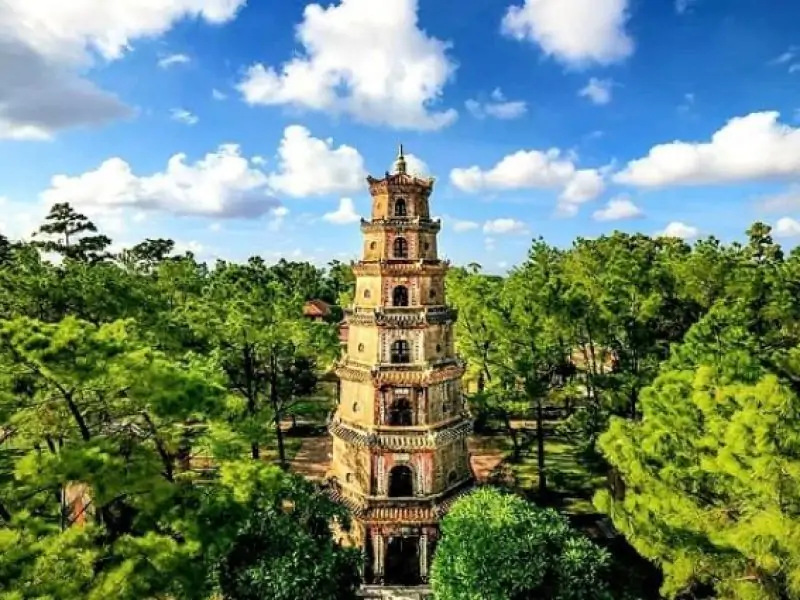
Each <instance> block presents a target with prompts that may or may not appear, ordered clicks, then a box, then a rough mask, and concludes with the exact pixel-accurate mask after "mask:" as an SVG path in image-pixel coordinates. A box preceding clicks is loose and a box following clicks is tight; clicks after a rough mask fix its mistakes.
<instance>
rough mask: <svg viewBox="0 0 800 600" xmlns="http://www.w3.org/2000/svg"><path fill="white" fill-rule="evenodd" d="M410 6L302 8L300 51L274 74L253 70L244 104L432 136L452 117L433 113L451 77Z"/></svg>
mask: <svg viewBox="0 0 800 600" xmlns="http://www.w3.org/2000/svg"><path fill="white" fill-rule="evenodd" d="M417 8H418V6H417V0H380V1H379V2H377V1H376V0H340V1H339V2H338V3H337V4H333V5H330V6H327V7H323V6H321V5H320V4H309V5H308V6H306V8H305V11H304V13H303V21H302V22H301V23H300V24H299V25H298V27H297V29H296V37H297V41H298V42H299V43H300V45H301V46H302V47H303V50H302V51H301V52H300V54H299V55H297V56H295V57H294V58H291V59H290V60H288V61H287V62H285V63H284V64H283V65H281V66H279V67H275V66H265V65H263V64H260V63H257V64H254V65H252V66H250V67H249V68H248V69H247V73H246V75H245V77H244V79H243V80H242V81H241V82H240V83H239V85H238V89H239V91H240V92H241V93H242V95H243V96H244V99H245V101H246V102H247V103H249V104H261V105H291V106H296V107H300V108H304V109H308V110H314V111H324V112H327V113H331V114H346V115H349V116H350V117H352V118H354V119H356V120H358V121H361V122H363V123H367V124H373V125H386V126H389V127H395V128H398V129H417V130H435V129H440V128H442V127H445V126H447V125H449V124H451V123H452V122H453V121H454V120H455V119H456V118H457V112H456V111H455V110H453V109H442V110H439V109H437V108H436V107H435V105H436V103H437V102H438V100H439V99H440V97H441V94H442V91H443V89H444V86H445V85H446V84H447V82H448V81H449V80H450V78H451V77H452V75H453V74H454V72H455V70H456V64H455V63H454V62H453V61H452V59H451V58H450V57H449V56H448V54H447V51H448V49H449V44H447V43H446V42H443V41H441V40H439V39H437V38H435V37H432V36H429V35H428V34H427V33H426V32H424V31H423V30H422V29H420V28H419V26H418V22H417V20H418V17H417Z"/></svg>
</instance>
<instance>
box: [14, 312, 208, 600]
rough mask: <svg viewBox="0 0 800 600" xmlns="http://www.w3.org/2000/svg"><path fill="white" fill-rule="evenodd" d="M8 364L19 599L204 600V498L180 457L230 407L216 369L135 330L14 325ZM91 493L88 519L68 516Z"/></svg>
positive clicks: (84, 512) (81, 511) (119, 325)
mask: <svg viewBox="0 0 800 600" xmlns="http://www.w3.org/2000/svg"><path fill="white" fill-rule="evenodd" d="M0 361H1V362H2V364H3V365H4V368H3V370H2V372H1V373H0V423H3V429H4V430H5V431H8V432H11V433H12V434H11V435H10V436H8V439H6V440H5V441H4V443H3V444H2V446H0V456H1V457H2V459H3V460H4V461H5V462H6V463H7V464H9V463H10V471H9V472H10V473H13V480H11V481H6V482H4V485H3V486H2V487H1V488H0V505H2V510H0V515H1V516H2V521H3V523H2V526H0V581H2V582H3V587H4V588H5V590H8V591H9V594H11V595H10V596H6V597H7V598H42V597H48V598H54V599H62V598H63V599H73V598H74V599H77V598H89V599H91V600H94V599H98V600H99V599H103V598H108V597H111V596H114V597H117V598H126V599H127V598H129V599H131V600H133V599H134V598H137V599H138V598H143V597H157V596H163V595H165V594H169V595H173V596H174V597H185V598H188V597H191V593H193V592H191V590H192V589H193V588H194V587H195V586H196V581H194V580H190V578H189V575H190V574H191V573H193V572H194V570H193V565H194V564H195V563H196V562H197V560H198V558H199V557H200V555H199V548H198V546H197V544H196V543H192V541H190V540H188V539H186V536H185V532H184V531H183V521H182V517H183V515H182V513H183V512H184V509H185V507H186V506H190V505H191V498H192V496H194V495H195V492H194V488H193V486H192V485H191V482H189V481H184V480H182V479H181V477H180V475H179V471H178V457H179V455H180V451H181V447H182V445H183V443H184V440H185V427H184V424H185V423H186V422H187V421H191V420H193V419H196V418H198V415H203V416H204V417H205V418H206V419H208V418H210V417H212V416H213V415H214V414H215V412H218V411H219V409H218V407H219V406H221V405H222V398H223V393H224V389H223V388H222V386H220V385H219V384H218V383H217V380H218V377H217V376H216V372H215V371H214V370H213V368H211V367H209V366H208V365H207V364H205V363H204V362H202V361H197V360H187V361H184V362H182V363H176V362H174V361H171V360H169V359H168V358H166V357H165V356H163V355H162V354H160V353H159V352H156V351H153V350H151V349H150V348H149V347H148V346H147V345H146V344H145V343H143V341H142V340H141V339H140V338H139V337H138V335H137V334H136V330H135V327H134V326H133V324H132V323H131V322H127V321H117V322H114V323H109V324H105V325H102V326H99V327H98V326H95V325H93V324H90V323H87V322H84V321H80V320H77V319H75V318H74V317H68V318H66V319H64V320H63V321H61V322H59V323H56V324H46V323H42V322H39V321H35V320H32V319H29V318H22V317H21V318H17V319H14V320H12V321H4V322H0ZM84 486H85V488H86V489H87V490H88V497H89V500H88V504H87V505H86V506H85V507H84V508H80V507H79V506H76V505H72V504H71V503H69V502H67V499H68V498H69V496H70V493H71V492H73V491H75V490H76V489H81V488H83V487H84ZM83 516H90V517H91V519H90V521H89V523H88V524H87V525H86V526H85V527H74V526H73V523H74V521H75V520H76V519H78V518H81V517H83ZM0 597H1V596H0Z"/></svg>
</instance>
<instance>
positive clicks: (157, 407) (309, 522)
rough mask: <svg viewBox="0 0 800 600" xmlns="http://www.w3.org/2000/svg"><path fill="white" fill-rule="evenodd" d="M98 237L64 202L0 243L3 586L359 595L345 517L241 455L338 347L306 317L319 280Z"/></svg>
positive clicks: (81, 591) (18, 599)
mask: <svg viewBox="0 0 800 600" xmlns="http://www.w3.org/2000/svg"><path fill="white" fill-rule="evenodd" d="M96 233H97V231H96V228H95V227H94V225H93V224H91V222H89V221H88V220H87V219H86V218H85V217H84V216H83V215H80V214H78V213H77V212H75V211H74V210H73V209H72V208H70V207H69V206H68V205H58V206H56V207H54V209H53V211H52V213H51V215H50V216H49V217H48V220H47V223H46V224H45V225H43V227H42V228H41V232H40V235H37V240H36V242H35V243H33V244H26V243H10V242H9V243H8V244H5V243H3V244H0V315H2V317H3V318H2V319H0V365H2V366H1V367H0V599H2V600H12V599H13V600H27V599H29V598H30V599H34V598H35V599H37V600H42V599H45V598H47V599H48V600H78V599H82V600H83V599H89V600H101V599H102V600H106V599H107V598H112V597H113V598H120V599H122V600H126V599H129V600H134V599H135V600H142V599H146V598H152V599H155V598H160V599H167V598H169V599H170V600H190V599H191V600H194V599H197V600H200V599H203V600H211V599H212V598H214V599H215V600H216V599H219V598H231V599H233V598H248V597H253V598H255V597H273V598H297V597H303V596H304V595H306V594H311V597H318V598H343V599H344V598H352V597H353V591H354V589H355V587H356V586H357V585H358V571H357V566H358V561H360V556H357V555H356V554H354V553H353V552H352V551H348V550H344V549H342V548H341V547H340V546H339V545H338V544H337V543H336V542H335V541H334V539H333V534H332V532H331V529H330V525H331V523H332V522H334V521H339V522H340V523H341V524H342V526H346V523H347V518H346V515H344V514H342V512H341V509H340V508H339V507H338V506H336V505H334V504H333V503H332V502H331V501H330V500H328V498H327V496H325V495H324V494H323V493H322V492H321V491H320V490H318V489H317V488H316V487H314V486H312V485H311V484H307V483H306V482H304V481H300V480H298V479H297V478H296V477H295V476H293V475H291V474H288V473H285V472H284V471H283V470H282V469H280V468H279V467H277V466H274V465H272V464H269V463H268V462H265V461H254V460H252V458H250V456H249V455H250V452H248V450H249V448H250V445H251V444H252V442H253V441H254V440H256V441H259V442H261V441H263V442H264V443H265V444H268V445H269V447H270V450H272V447H273V446H274V444H275V439H274V436H273V435H269V430H270V429H275V424H276V423H277V422H278V421H279V417H278V418H276V417H275V415H276V414H278V413H279V412H281V411H282V412H283V413H287V414H288V413H291V412H292V410H295V408H296V407H299V406H300V405H301V404H302V402H303V401H304V397H305V396H306V395H308V394H310V393H311V392H312V391H314V389H315V387H316V384H317V377H318V371H319V370H320V368H321V367H324V366H327V365H328V364H329V362H330V360H332V358H333V357H334V355H335V353H336V341H335V340H336V337H335V330H334V328H333V327H331V326H329V325H326V324H317V323H311V322H310V321H308V320H305V319H303V317H302V300H303V299H304V298H305V296H304V294H305V295H310V297H316V295H317V293H318V292H319V291H320V290H323V291H324V286H325V285H326V283H325V282H326V277H327V275H325V274H324V273H322V272H320V271H319V270H317V269H315V268H313V267H311V266H310V265H303V264H300V263H294V264H289V263H283V264H279V265H277V266H274V267H270V266H267V265H265V264H264V263H263V261H260V260H258V259H253V260H251V261H250V262H249V263H248V264H247V265H244V266H238V265H230V264H227V263H220V264H218V265H217V267H216V268H215V269H213V270H211V269H209V268H208V267H206V265H204V264H202V263H198V262H197V261H196V260H195V258H194V257H193V256H191V255H188V254H187V255H185V256H172V255H171V254H172V250H173V248H174V243H173V242H172V241H171V240H145V241H144V242H142V243H141V244H138V245H136V246H134V247H133V248H131V249H129V250H126V251H123V252H122V253H121V254H120V255H119V256H117V257H115V258H116V260H114V261H111V260H108V259H109V258H111V257H110V256H109V255H107V253H106V251H105V248H106V246H107V242H108V241H109V240H107V238H105V236H102V235H100V234H98V235H92V234H96ZM5 241H6V240H5V238H2V239H0V242H5ZM40 251H43V252H45V253H56V254H60V255H61V256H62V259H63V260H61V261H60V262H59V263H58V264H53V263H51V262H48V261H47V260H46V259H43V258H42V256H43V255H41V254H40ZM44 256H48V255H47V254H44ZM339 270H340V271H342V272H341V273H339V274H338V275H337V277H339V278H340V279H341V278H343V277H345V276H346V273H345V272H344V270H343V268H341V269H339ZM244 350H247V351H248V352H250V354H249V355H248V356H249V357H256V358H257V359H258V360H256V361H250V362H248V360H249V358H248V357H244ZM237 353H238V354H237ZM249 384H252V385H256V386H260V387H261V388H262V389H260V390H259V392H258V394H259V395H258V397H257V400H258V401H259V402H261V403H262V404H263V405H264V407H265V410H264V415H259V416H264V418H263V419H262V420H260V421H259V420H258V419H251V420H248V418H247V416H246V411H243V408H242V407H243V403H242V398H244V397H245V395H244V394H242V392H241V389H242V388H243V387H246V386H247V385H249ZM297 409H298V410H299V408H297ZM198 458H204V459H210V460H211V461H212V462H213V465H212V466H213V468H212V469H210V470H208V469H204V470H195V469H194V468H192V467H193V466H194V465H195V461H196V460H197V459H198ZM287 506H288V507H290V509H287ZM254 538H255V539H254ZM251 542H252V543H251ZM231 586H232V587H231Z"/></svg>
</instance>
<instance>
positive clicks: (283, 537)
mask: <svg viewBox="0 0 800 600" xmlns="http://www.w3.org/2000/svg"><path fill="white" fill-rule="evenodd" d="M231 467H232V468H231V469H230V470H229V471H228V473H226V475H225V476H224V477H223V486H222V489H221V490H214V491H213V492H212V493H209V494H208V495H207V496H206V498H205V500H204V503H205V505H204V508H203V510H202V512H203V514H204V515H206V517H205V519H204V524H205V525H206V527H205V531H206V532H207V536H208V538H209V539H208V542H209V544H210V546H211V547H216V548H217V550H216V556H217V558H216V560H215V561H214V563H213V568H212V569H210V571H211V573H213V578H214V579H215V580H216V582H217V584H218V587H219V589H220V592H221V596H222V598H223V599H224V600H228V599H230V600H261V599H263V598H271V599H273V598H274V599H275V600H295V599H296V598H315V599H317V598H319V599H320V600H351V599H352V600H355V598H356V589H357V587H358V585H359V584H360V578H359V575H358V570H359V565H360V561H361V556H360V552H359V551H358V550H357V549H354V548H343V547H341V546H339V544H338V543H336V542H335V540H334V538H333V535H332V532H331V523H337V524H338V526H339V527H341V528H344V529H346V528H348V527H349V517H348V514H347V511H346V510H345V509H344V508H343V507H341V506H340V505H337V504H334V503H333V502H332V501H331V500H330V499H329V498H328V497H327V496H326V495H325V494H324V493H323V492H322V491H320V490H319V489H317V488H316V487H315V486H314V485H313V484H311V483H309V482H307V481H305V480H304V479H302V478H300V477H297V476H294V475H291V474H288V473H283V472H280V471H279V470H277V469H276V468H275V467H273V466H267V465H263V463H257V462H251V463H250V464H249V465H241V464H234V465H231ZM276 471H277V472H276ZM240 481H247V482H251V483H250V484H249V486H247V487H246V488H243V486H241V485H240V484H239V483H238V482H240ZM227 485H230V486H231V487H227V488H226V486H227Z"/></svg>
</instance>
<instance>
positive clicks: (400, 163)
mask: <svg viewBox="0 0 800 600" xmlns="http://www.w3.org/2000/svg"><path fill="white" fill-rule="evenodd" d="M394 172H395V173H403V174H405V172H406V157H405V155H404V154H403V144H400V151H399V152H398V154H397V161H395V163H394Z"/></svg>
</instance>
